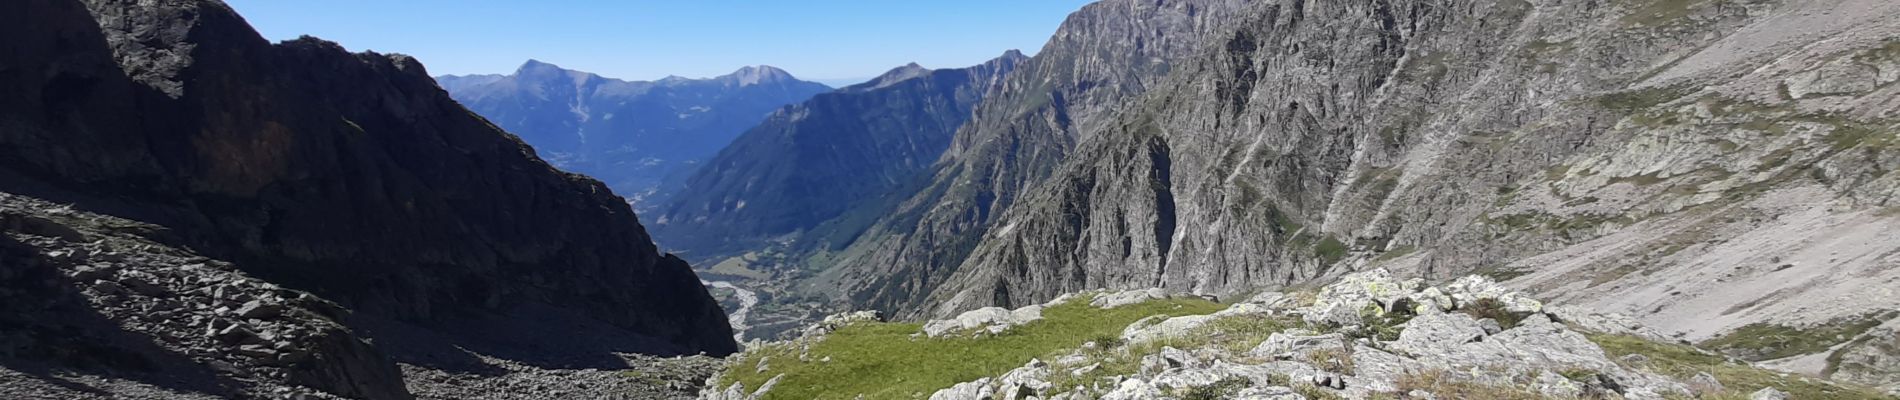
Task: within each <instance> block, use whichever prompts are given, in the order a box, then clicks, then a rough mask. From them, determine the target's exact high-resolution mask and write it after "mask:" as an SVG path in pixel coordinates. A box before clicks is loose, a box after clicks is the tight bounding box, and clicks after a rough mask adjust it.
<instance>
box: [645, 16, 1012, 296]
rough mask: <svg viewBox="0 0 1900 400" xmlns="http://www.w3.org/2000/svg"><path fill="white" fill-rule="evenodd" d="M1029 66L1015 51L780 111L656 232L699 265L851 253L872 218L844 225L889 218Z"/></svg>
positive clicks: (906, 74)
mask: <svg viewBox="0 0 1900 400" xmlns="http://www.w3.org/2000/svg"><path fill="white" fill-rule="evenodd" d="M1025 59H1027V57H1024V56H1023V55H1022V53H1019V52H1015V51H1010V52H1008V53H1007V54H1004V55H1003V56H1002V57H999V58H996V59H994V60H991V61H989V62H985V63H983V64H980V65H976V66H972V67H968V68H959V69H939V70H927V69H923V67H921V66H918V65H916V64H911V65H907V66H904V67H899V68H896V69H893V70H891V71H890V72H888V73H886V74H884V75H883V76H880V77H878V78H877V79H874V80H872V81H871V82H867V83H863V84H859V85H854V86H851V87H846V88H843V89H839V90H838V91H837V92H833V93H825V94H820V95H818V96H816V97H813V98H812V99H811V100H808V101H806V102H804V103H801V104H798V105H795V106H791V107H787V108H785V109H781V110H779V111H778V112H776V113H773V115H772V116H771V117H770V118H768V119H766V121H765V122H764V123H763V124H760V125H759V126H757V127H754V128H752V129H751V130H749V131H747V132H746V133H745V134H744V135H741V136H740V137H739V139H737V140H734V141H733V143H732V145H731V146H729V147H727V148H726V149H725V150H721V151H720V152H719V155H718V156H715V157H713V158H712V159H711V160H710V161H708V162H707V163H706V165H705V166H704V167H701V168H700V169H699V170H698V171H697V172H695V173H694V174H693V175H692V178H690V179H688V180H687V181H686V185H685V186H684V187H683V188H682V190H680V194H679V195H677V196H676V197H674V198H673V201H672V202H671V203H670V204H669V205H667V206H666V207H665V208H663V209H662V210H661V211H663V212H664V214H661V217H660V218H659V219H658V222H656V223H654V226H655V228H654V229H655V232H656V234H657V235H658V236H660V237H661V238H662V241H663V242H665V243H664V244H666V245H667V246H669V248H677V249H680V250H682V253H683V254H686V255H687V256H688V257H691V258H693V259H695V260H704V261H700V262H702V263H703V262H708V261H717V259H718V258H720V257H722V256H731V255H734V254H731V253H732V252H735V251H743V250H748V249H757V248H760V247H765V246H769V245H770V244H769V243H768V241H773V240H778V241H784V240H788V239H787V238H786V235H789V234H799V233H810V234H811V235H810V236H815V237H809V238H808V240H807V242H808V243H805V244H804V245H810V246H822V245H826V244H828V243H832V244H839V245H841V244H843V243H848V242H849V241H850V240H851V238H852V237H853V236H855V235H856V234H857V233H858V232H860V231H862V230H863V229H864V225H865V224H867V223H869V222H870V221H871V220H872V218H874V217H865V216H856V217H840V216H841V215H842V214H845V213H847V212H850V213H853V214H859V215H876V214H877V213H878V212H879V211H882V210H884V209H886V208H888V206H880V204H883V203H892V202H894V201H893V199H891V198H889V197H892V196H900V195H902V193H893V191H894V190H896V189H898V188H899V187H901V186H902V185H906V184H909V183H911V182H914V181H916V180H917V179H918V176H917V175H918V174H919V173H921V172H922V171H925V170H927V169H928V168H930V166H931V163H932V162H934V161H936V159H937V157H938V156H940V155H941V154H942V153H943V151H944V149H946V148H947V147H949V145H950V136H951V134H952V133H953V132H955V131H956V129H957V127H959V126H962V125H963V123H964V121H966V120H968V119H969V116H970V110H971V109H972V108H974V107H975V106H976V104H978V102H979V101H981V100H982V99H983V96H984V95H985V93H988V92H990V91H991V90H992V89H994V88H995V87H996V86H997V85H999V84H1000V82H1001V80H1002V78H1003V77H1005V76H1007V75H1008V74H1009V73H1010V72H1011V71H1013V70H1014V69H1015V68H1016V65H1017V64H1018V63H1020V62H1022V61H1023V60H1025ZM827 221H833V222H831V223H830V224H828V225H827V226H824V227H822V228H821V226H820V225H821V224H824V223H826V222H827ZM814 230H822V232H813V231H814Z"/></svg>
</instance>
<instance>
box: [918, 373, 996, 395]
mask: <svg viewBox="0 0 1900 400" xmlns="http://www.w3.org/2000/svg"><path fill="white" fill-rule="evenodd" d="M995 393H996V389H994V388H992V387H991V386H990V378H979V379H977V380H974V381H969V382H964V383H959V384H956V385H951V386H950V387H948V388H944V389H943V390H938V391H937V392H936V393H932V394H930V400H985V399H989V398H991V397H994V396H995Z"/></svg>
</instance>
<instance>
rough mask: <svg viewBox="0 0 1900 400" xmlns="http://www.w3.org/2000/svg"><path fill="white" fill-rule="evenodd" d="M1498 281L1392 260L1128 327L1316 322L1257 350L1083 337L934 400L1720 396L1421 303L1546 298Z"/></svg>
mask: <svg viewBox="0 0 1900 400" xmlns="http://www.w3.org/2000/svg"><path fill="white" fill-rule="evenodd" d="M1492 285H1495V284H1494V283H1492V282H1491V281H1490V280H1489V279H1486V278H1483V277H1477V276H1472V277H1466V278H1463V279H1460V280H1458V283H1457V284H1447V285H1443V286H1437V287H1427V286H1424V285H1421V284H1419V283H1418V282H1417V281H1416V280H1410V281H1407V280H1400V279H1395V278H1393V277H1392V276H1391V275H1390V273H1388V272H1386V271H1383V270H1375V271H1369V272H1366V273H1359V274H1352V275H1348V276H1346V277H1344V279H1342V280H1341V281H1340V282H1338V283H1334V284H1331V285H1328V286H1326V287H1324V288H1322V289H1321V290H1320V292H1319V293H1318V294H1317V295H1316V298H1315V301H1314V302H1313V304H1310V305H1304V306H1297V305H1293V304H1291V303H1286V302H1279V301H1277V297H1269V298H1262V300H1264V301H1262V302H1256V301H1253V300H1249V301H1245V302H1241V303H1237V304H1235V305H1234V306H1232V307H1230V308H1229V309H1228V311H1223V312H1220V313H1216V314H1212V315H1192V316H1181V317H1174V318H1169V319H1167V320H1166V321H1165V322H1161V323H1158V324H1144V323H1142V322H1137V323H1135V324H1131V325H1129V327H1128V330H1129V331H1130V332H1135V331H1140V330H1141V329H1145V328H1142V326H1144V325H1146V326H1153V325H1169V324H1175V323H1177V322H1192V321H1204V320H1208V319H1219V318H1236V319H1238V320H1237V321H1246V320H1252V319H1272V320H1279V321H1302V320H1303V321H1309V322H1308V323H1307V324H1306V325H1304V326H1305V327H1306V328H1286V329H1285V330H1282V331H1279V332H1274V333H1273V334H1272V335H1271V336H1270V337H1267V338H1266V339H1265V340H1264V341H1261V342H1259V344H1258V345H1257V346H1256V347H1255V348H1254V349H1253V350H1252V351H1251V352H1247V353H1245V354H1235V353H1232V352H1230V351H1228V350H1226V349H1225V347H1222V346H1206V347H1194V346H1196V345H1194V343H1208V342H1210V341H1213V340H1218V339H1215V338H1224V337H1232V336H1230V335H1246V334H1249V333H1250V332H1246V331H1244V330H1237V331H1224V330H1220V328H1211V330H1203V331H1194V330H1179V331H1177V332H1175V333H1173V334H1171V335H1168V336H1163V337H1158V338H1153V339H1169V340H1171V341H1170V342H1165V343H1172V344H1181V345H1183V346H1187V347H1182V348H1176V347H1173V346H1163V347H1161V349H1160V350H1158V351H1153V352H1152V353H1136V351H1138V350H1139V349H1151V348H1152V347H1147V346H1132V345H1131V346H1127V347H1124V348H1121V349H1117V350H1106V351H1104V350H1100V349H1097V348H1095V347H1093V346H1094V345H1089V344H1085V345H1084V348H1085V349H1084V350H1078V351H1076V352H1073V353H1072V354H1071V355H1068V356H1064V357H1062V358H1061V359H1059V360H1058V361H1057V362H1054V363H1045V362H1042V361H1039V360H1032V361H1031V362H1030V363H1028V364H1026V365H1024V366H1023V367H1021V368H1017V369H1015V370H1011V371H1009V372H1007V373H1004V374H1001V375H997V376H995V377H986V378H980V379H977V380H974V381H970V382H965V383H961V384H957V385H955V386H952V387H950V388H947V389H943V390H940V391H938V392H936V393H935V394H934V395H932V397H931V398H933V399H978V398H989V397H973V396H987V395H988V394H1005V397H1004V398H1050V399H1095V398H1100V399H1175V398H1286V399H1303V398H1313V397H1312V396H1316V395H1318V396H1321V398H1354V399H1362V398H1383V397H1384V396H1399V395H1403V396H1405V397H1407V398H1433V396H1450V397H1457V398H1466V397H1469V398H1490V397H1489V396H1504V395H1508V396H1516V397H1511V398H1591V397H1593V396H1597V397H1602V396H1614V397H1618V398H1631V399H1638V398H1647V399H1661V398H1665V397H1666V396H1690V395H1692V393H1703V392H1700V391H1698V390H1706V391H1707V392H1710V393H1713V392H1722V390H1720V389H1697V387H1706V385H1705V386H1694V385H1693V384H1694V382H1682V381H1678V380H1676V379H1674V378H1671V377H1668V376H1663V375H1658V374H1657V373H1655V372H1652V371H1647V370H1643V369H1639V368H1634V367H1631V366H1629V365H1626V364H1625V363H1619V362H1618V361H1616V360H1612V359H1611V358H1610V356H1609V355H1608V353H1606V352H1605V351H1604V350H1603V349H1602V348H1600V347H1599V346H1598V345H1597V344H1596V343H1595V342H1593V341H1591V340H1590V339H1587V338H1585V336H1584V334H1583V333H1581V332H1577V331H1573V330H1572V329H1570V328H1569V327H1566V326H1565V325H1563V324H1562V323H1559V322H1558V321H1556V320H1554V319H1552V315H1550V314H1546V313H1543V312H1541V311H1538V310H1525V311H1511V312H1510V315H1515V316H1517V317H1521V320H1518V321H1511V326H1509V327H1508V328H1497V327H1496V324H1497V321H1496V320H1493V319H1491V318H1488V317H1486V318H1480V317H1477V316H1474V314H1475V313H1477V311H1476V310H1474V309H1473V307H1478V308H1482V307H1490V305H1487V304H1482V303H1479V301H1478V300H1474V301H1473V302H1471V303H1455V304H1450V305H1447V306H1445V307H1444V308H1442V309H1441V308H1415V307H1414V306H1413V305H1415V304H1420V302H1419V301H1420V300H1423V299H1427V298H1431V297H1437V296H1443V295H1444V293H1452V294H1454V296H1457V297H1464V296H1463V295H1472V294H1476V293H1485V295H1486V296H1488V297H1485V299H1492V300H1484V301H1485V302H1487V303H1488V302H1489V301H1494V300H1495V299H1498V298H1514V299H1519V300H1520V302H1521V303H1524V302H1534V301H1535V300H1532V299H1529V298H1528V296H1526V295H1524V294H1522V293H1519V292H1516V291H1510V290H1497V291H1491V290H1488V289H1480V290H1472V289H1471V288H1489V287H1491V286H1492ZM1368 289H1370V290H1368ZM1367 292H1372V293H1376V294H1377V296H1374V297H1376V299H1375V298H1368V297H1366V296H1364V294H1366V293H1367ZM1345 303H1357V304H1361V305H1363V306H1364V309H1363V310H1364V311H1363V313H1361V314H1358V315H1361V316H1364V317H1365V318H1367V320H1364V321H1359V320H1354V321H1330V320H1327V319H1328V318H1315V317H1314V316H1315V315H1331V314H1334V311H1333V310H1335V309H1337V307H1336V305H1337V304H1345ZM1478 315H1483V314H1478ZM1312 321H1318V322H1312ZM1247 323H1248V322H1235V324H1242V325H1244V324H1247ZM1388 323H1389V324H1394V326H1393V328H1396V329H1397V330H1398V331H1397V335H1396V336H1394V337H1392V338H1389V339H1388V338H1381V337H1379V336H1378V335H1377V334H1376V331H1375V330H1372V329H1370V328H1371V327H1370V325H1377V324H1388ZM1487 325H1490V326H1491V327H1489V328H1487ZM1230 326H1234V325H1230ZM1593 333H1596V334H1614V335H1621V334H1622V333H1611V332H1593ZM1197 338H1198V339H1197ZM1153 339H1151V340H1153ZM1130 343H1131V344H1132V343H1134V342H1130ZM1242 344H1245V343H1242ZM1085 350H1086V351H1085ZM1127 357H1140V359H1141V361H1140V367H1139V370H1138V371H1137V372H1135V373H1134V374H1131V375H1115V376H1100V375H1091V373H1092V372H1093V371H1095V369H1096V368H1100V367H1101V364H1102V363H1105V362H1115V361H1113V360H1117V359H1122V358H1127ZM1764 373H1765V372H1764ZM1062 376H1088V377H1090V378H1092V379H1082V380H1073V379H1071V380H1063V382H1072V383H1079V385H1077V386H1074V387H1056V386H1055V385H1053V384H1051V383H1050V381H1052V380H1057V379H1056V378H1057V377H1062ZM1713 379H1714V378H1713V377H1707V378H1706V379H1705V380H1708V381H1713ZM1691 381H1696V380H1695V379H1691ZM1461 385H1462V386H1461ZM1716 385H1717V386H1719V383H1717V384H1716ZM1474 388H1489V389H1485V390H1489V391H1477V390H1476V389H1474ZM1771 389H1772V388H1771ZM1450 390H1462V391H1460V392H1452V391H1450ZM1431 391H1443V392H1440V393H1437V394H1434V393H1431ZM1744 393H1746V392H1744ZM1440 398H1443V397H1440Z"/></svg>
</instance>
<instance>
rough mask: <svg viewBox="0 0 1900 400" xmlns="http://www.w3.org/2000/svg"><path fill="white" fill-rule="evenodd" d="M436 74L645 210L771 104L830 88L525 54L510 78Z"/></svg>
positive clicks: (762, 69) (765, 75)
mask: <svg viewBox="0 0 1900 400" xmlns="http://www.w3.org/2000/svg"><path fill="white" fill-rule="evenodd" d="M437 79H439V80H440V81H441V83H442V87H443V88H444V89H447V90H448V91H449V93H450V95H451V96H453V97H455V99H456V100H458V101H460V102H461V103H462V104H464V105H466V106H468V108H469V109H470V110H474V111H475V112H476V113H479V114H481V115H482V116H485V117H487V118H488V119H489V120H492V121H494V122H495V124H496V125H499V126H501V127H502V128H505V129H507V130H508V132H511V133H514V134H516V135H519V136H520V137H521V139H522V140H523V141H526V142H528V144H530V145H533V146H534V148H535V150H536V151H537V152H538V153H540V155H541V157H543V158H546V159H547V160H548V161H549V162H550V163H552V164H554V166H555V167H559V168H561V169H563V170H566V171H570V172H575V173H580V174H586V175H587V176H591V177H594V178H596V179H600V180H601V181H602V182H606V183H607V186H608V187H611V188H613V190H614V192H616V193H619V194H620V195H622V196H626V197H627V198H628V199H629V200H632V201H633V202H634V203H635V205H636V206H637V207H638V208H639V209H640V210H642V211H645V210H647V209H649V208H656V207H658V206H659V205H662V204H664V201H665V199H667V198H670V197H671V196H673V195H674V194H677V193H680V192H679V189H678V188H677V186H678V185H679V184H680V181H682V180H683V179H684V178H685V177H686V176H687V174H690V173H692V171H693V170H694V169H695V168H696V167H698V166H699V165H701V163H702V162H703V161H705V159H706V158H709V157H712V156H713V154H715V153H717V152H718V151H719V149H721V148H724V147H725V146H726V145H727V144H728V143H731V142H732V140H733V138H735V137H738V136H739V135H740V134H741V133H743V132H745V131H746V129H747V128H750V127H752V126H754V125H757V124H759V122H760V121H763V120H765V119H766V117H767V116H768V115H771V114H772V111H773V110H776V109H778V108H779V107H783V106H785V105H788V104H795V103H798V102H800V101H804V100H805V99H808V98H810V97H811V96H812V95H815V94H819V93H824V92H827V91H830V90H831V88H830V87H826V86H825V85H823V84H818V83H813V82H806V81H801V80H798V79H796V78H793V77H792V75H791V74H789V73H786V72H785V71H783V70H779V69H777V68H773V67H769V66H752V67H745V68H742V69H740V70H738V71H735V72H733V73H731V74H728V75H724V76H718V77H713V78H707V79H686V78H680V77H669V78H666V79H661V80H658V81H651V82H648V81H623V80H619V79H612V78H606V77H602V76H599V75H595V74H592V73H587V72H581V71H575V70H569V69H564V68H561V67H559V66H556V65H553V64H548V63H544V62H540V61H534V60H529V61H528V62H527V63H525V64H522V66H521V68H519V69H517V70H516V71H515V72H514V73H513V74H510V75H469V76H443V77H439V78H437Z"/></svg>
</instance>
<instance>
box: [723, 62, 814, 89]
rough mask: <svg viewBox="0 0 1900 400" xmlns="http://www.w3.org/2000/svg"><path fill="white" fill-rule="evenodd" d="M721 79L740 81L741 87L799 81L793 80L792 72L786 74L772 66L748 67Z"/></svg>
mask: <svg viewBox="0 0 1900 400" xmlns="http://www.w3.org/2000/svg"><path fill="white" fill-rule="evenodd" d="M721 78H730V79H732V80H735V81H738V83H739V86H751V85H758V84H766V83H781V82H790V81H793V80H796V79H797V78H793V77H792V74H791V73H790V72H785V70H782V69H778V67H773V66H770V65H750V66H746V67H744V68H739V70H738V71H733V72H732V73H731V74H727V75H726V76H723V77H721Z"/></svg>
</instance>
